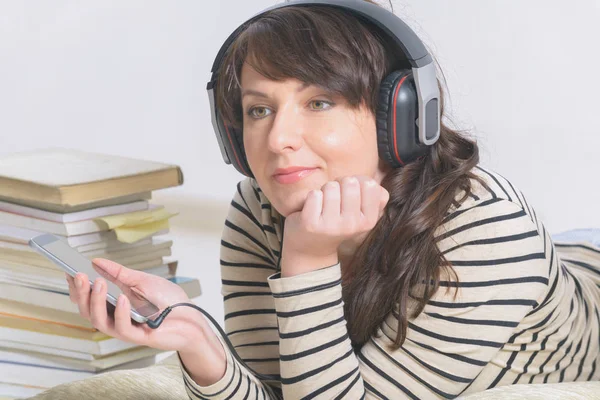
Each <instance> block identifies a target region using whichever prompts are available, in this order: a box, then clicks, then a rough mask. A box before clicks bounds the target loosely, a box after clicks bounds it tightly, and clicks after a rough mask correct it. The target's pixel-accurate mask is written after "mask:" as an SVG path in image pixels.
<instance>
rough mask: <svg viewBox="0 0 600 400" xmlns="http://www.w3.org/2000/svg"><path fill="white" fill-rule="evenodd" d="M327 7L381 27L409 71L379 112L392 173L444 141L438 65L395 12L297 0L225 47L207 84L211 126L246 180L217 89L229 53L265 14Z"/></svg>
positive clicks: (396, 80)
mask: <svg viewBox="0 0 600 400" xmlns="http://www.w3.org/2000/svg"><path fill="white" fill-rule="evenodd" d="M313 5H323V6H329V7H335V8H339V9H341V10H344V11H347V12H350V13H351V14H353V15H354V16H356V17H358V18H360V19H362V20H366V21H367V22H370V23H372V24H374V25H375V26H376V27H378V28H380V30H381V32H382V33H383V34H385V35H386V36H387V37H388V38H389V39H390V40H391V43H392V44H393V45H394V46H395V47H396V48H397V49H398V52H400V55H402V56H403V57H402V58H404V59H406V61H407V62H408V63H409V64H410V68H409V69H400V70H397V71H393V72H392V73H390V74H389V75H388V76H387V77H385V79H384V80H383V81H382V82H381V85H380V89H379V97H378V105H377V112H376V114H375V115H376V121H377V122H376V126H377V148H378V153H379V157H380V158H381V159H383V160H384V161H386V162H387V163H388V164H389V165H391V166H392V167H393V168H400V167H403V166H404V165H406V164H408V163H409V162H411V161H414V160H415V159H417V158H419V157H421V156H423V155H425V153H426V152H427V149H428V148H429V146H431V145H433V144H434V143H435V142H437V140H438V139H439V137H440V91H439V88H438V84H437V79H436V73H435V65H434V64H433V59H432V57H431V55H430V54H429V53H428V52H427V50H426V49H425V46H424V44H423V42H422V41H421V40H420V39H419V38H418V36H417V35H416V34H415V33H414V32H413V31H412V30H411V29H410V28H409V27H408V25H406V23H405V22H404V21H402V20H401V19H400V18H398V17H397V16H396V15H394V14H393V13H392V12H390V11H388V10H386V9H385V8H383V7H379V6H378V5H376V4H372V3H368V2H366V1H364V0H304V1H302V0H298V1H290V2H286V3H283V4H278V5H275V6H272V7H269V8H267V9H266V10H263V11H261V12H260V13H258V14H256V15H255V16H253V17H252V18H250V19H249V20H247V21H246V22H244V23H243V24H242V25H240V26H239V27H238V28H237V29H236V30H235V31H234V32H233V33H232V34H231V35H230V36H229V37H228V38H227V40H226V41H225V43H223V45H222V46H221V49H220V50H219V52H218V53H217V57H216V58H215V61H214V63H213V66H212V69H211V72H212V76H211V79H210V81H209V82H208V84H207V87H206V89H207V91H208V97H209V103H210V109H211V119H212V125H213V128H214V131H215V134H216V136H217V142H218V143H219V148H220V149H221V155H222V156H223V160H224V161H225V163H226V164H233V166H234V167H235V168H236V169H237V170H238V171H239V172H240V173H242V174H243V175H246V176H249V177H253V175H252V172H251V171H250V167H249V165H248V162H247V160H246V153H245V151H244V142H243V137H242V131H241V129H235V128H234V127H233V126H230V125H227V124H225V122H224V121H223V119H222V117H221V116H220V114H219V110H218V109H217V106H216V101H215V93H214V89H215V87H216V85H217V80H218V71H219V68H220V66H221V63H222V61H223V59H224V58H225V55H226V53H227V50H228V49H229V47H230V46H231V44H232V43H233V42H234V41H235V39H236V38H237V37H238V36H239V35H240V33H241V32H242V31H243V30H244V29H245V27H246V25H247V24H248V23H251V22H252V21H254V20H256V19H257V18H259V17H260V16H262V15H263V14H265V13H267V12H269V11H272V10H276V9H280V8H284V7H290V6H301V7H305V6H306V7H309V6H313Z"/></svg>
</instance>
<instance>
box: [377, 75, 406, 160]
mask: <svg viewBox="0 0 600 400" xmlns="http://www.w3.org/2000/svg"><path fill="white" fill-rule="evenodd" d="M404 74H405V71H394V72H392V73H391V74H389V75H388V76H386V77H385V79H384V80H383V81H382V82H381V85H380V86H379V98H378V102H377V112H376V114H375V119H376V127H377V149H378V152H379V157H380V158H381V159H382V160H383V161H385V162H386V163H388V164H389V165H391V166H392V167H393V168H398V167H401V166H403V165H404V164H403V163H401V162H400V161H398V160H397V159H396V157H394V156H393V155H392V146H393V141H394V138H393V136H392V132H391V131H392V129H391V126H389V125H390V116H389V113H390V112H391V109H392V104H393V102H392V95H393V93H394V89H395V87H396V82H397V81H398V79H399V78H400V77H401V76H403V75H404Z"/></svg>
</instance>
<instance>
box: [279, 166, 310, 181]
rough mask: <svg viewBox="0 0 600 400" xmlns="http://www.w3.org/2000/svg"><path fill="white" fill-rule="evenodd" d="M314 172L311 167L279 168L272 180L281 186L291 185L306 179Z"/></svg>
mask: <svg viewBox="0 0 600 400" xmlns="http://www.w3.org/2000/svg"><path fill="white" fill-rule="evenodd" d="M316 170H317V169H316V168H313V167H289V168H279V169H277V170H276V171H275V174H273V178H274V179H275V180H276V181H277V182H279V183H281V184H291V183H296V182H298V181H300V180H302V179H304V178H306V177H307V176H309V175H310V174H312V173H313V172H314V171H316Z"/></svg>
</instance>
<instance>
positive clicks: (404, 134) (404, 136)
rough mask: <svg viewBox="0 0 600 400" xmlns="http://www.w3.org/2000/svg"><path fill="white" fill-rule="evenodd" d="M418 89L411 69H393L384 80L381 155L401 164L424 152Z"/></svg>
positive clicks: (380, 106) (379, 132)
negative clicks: (421, 140) (420, 139)
mask: <svg viewBox="0 0 600 400" xmlns="http://www.w3.org/2000/svg"><path fill="white" fill-rule="evenodd" d="M418 109H419V107H418V96H417V89H416V85H415V82H414V79H413V74H412V71H411V70H399V71H394V72H392V73H390V74H389V75H388V76H387V77H386V78H385V79H384V80H383V82H382V83H381V89H380V90H379V104H378V109H377V118H376V120H377V146H378V151H379V156H380V157H381V158H382V159H383V160H384V161H386V162H388V163H389V164H390V165H391V166H392V167H394V168H399V167H402V166H404V165H406V164H408V163H409V162H411V161H414V160H415V159H417V158H418V157H420V156H422V155H424V154H425V153H426V152H427V150H428V146H425V145H421V144H420V143H419V129H418V126H417V123H416V121H417V118H418Z"/></svg>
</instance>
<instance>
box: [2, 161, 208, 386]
mask: <svg viewBox="0 0 600 400" xmlns="http://www.w3.org/2000/svg"><path fill="white" fill-rule="evenodd" d="M182 183H183V176H182V172H181V170H180V168H179V167H177V166H175V165H167V164H163V163H157V162H150V161H145V160H135V159H130V158H124V157H117V156H110V155H102V154H96V153H87V152H80V151H74V150H65V149H49V150H40V151H33V152H27V153H17V154H12V155H8V156H4V157H0V397H3V396H9V397H27V396H31V395H34V394H36V393H39V392H41V391H43V390H45V389H47V388H49V387H52V386H55V385H58V384H61V383H65V382H70V381H73V380H78V379H83V378H86V377H88V376H91V375H94V374H97V373H101V372H104V371H109V370H113V369H120V368H139V367H145V366H148V365H151V364H153V363H154V362H155V356H156V355H157V354H158V353H159V352H160V351H159V350H155V349H150V348H147V347H140V346H136V345H134V344H131V343H127V342H124V341H121V340H118V339H116V338H112V337H109V336H107V335H105V334H103V333H102V332H99V331H98V330H96V329H95V328H94V327H93V326H92V325H91V323H90V322H89V321H87V320H86V319H84V318H82V317H81V316H80V315H79V312H78V309H77V306H76V305H75V304H73V303H71V301H70V300H69V296H68V285H67V282H66V279H65V273H64V272H63V271H62V270H60V268H59V267H58V266H56V265H55V264H53V263H52V262H50V261H49V260H47V259H46V258H45V257H43V256H41V255H40V254H39V253H37V252H36V251H35V250H33V249H32V248H30V247H29V245H28V242H29V239H31V238H32V237H34V236H37V235H40V234H43V233H52V234H55V235H59V236H62V237H63V238H64V240H66V241H67V242H68V243H69V245H70V246H71V247H73V248H75V249H76V250H78V251H79V252H80V253H81V254H82V255H84V256H85V257H87V258H89V259H93V258H106V259H110V260H113V261H115V262H118V263H120V264H122V265H125V266H127V267H129V268H132V269H136V270H141V271H144V272H147V273H150V274H154V275H158V276H162V277H164V278H166V279H170V280H171V281H173V282H174V283H177V284H179V285H180V286H181V287H182V288H183V289H184V290H185V291H186V293H187V294H188V296H189V297H190V298H194V297H197V296H199V295H200V284H199V282H198V280H197V279H193V278H185V277H179V276H177V275H176V269H177V261H175V260H174V259H172V258H171V257H170V256H171V246H172V244H173V242H172V240H169V239H168V233H169V218H171V217H172V216H174V215H175V214H174V213H172V212H169V211H167V210H166V209H165V208H164V207H163V206H160V205H157V204H151V202H150V201H149V200H150V199H151V196H152V191H154V190H159V189H165V188H168V187H174V186H178V185H181V184H182Z"/></svg>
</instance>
